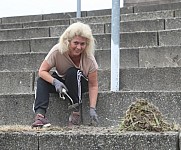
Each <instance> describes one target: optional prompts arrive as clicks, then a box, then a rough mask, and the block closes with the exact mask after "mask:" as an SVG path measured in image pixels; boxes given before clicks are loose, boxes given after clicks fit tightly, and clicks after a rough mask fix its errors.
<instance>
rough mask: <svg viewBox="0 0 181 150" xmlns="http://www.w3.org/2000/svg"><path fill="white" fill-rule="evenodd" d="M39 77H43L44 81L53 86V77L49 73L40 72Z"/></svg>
mask: <svg viewBox="0 0 181 150" xmlns="http://www.w3.org/2000/svg"><path fill="white" fill-rule="evenodd" d="M39 77H41V78H42V79H44V80H45V81H47V82H49V83H51V84H52V83H53V77H52V76H51V75H50V73H49V72H47V71H40V72H39Z"/></svg>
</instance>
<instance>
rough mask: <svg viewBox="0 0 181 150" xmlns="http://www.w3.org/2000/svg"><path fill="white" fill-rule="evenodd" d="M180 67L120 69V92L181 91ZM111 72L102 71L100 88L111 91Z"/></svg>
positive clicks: (99, 75) (100, 73)
mask: <svg viewBox="0 0 181 150" xmlns="http://www.w3.org/2000/svg"><path fill="white" fill-rule="evenodd" d="M180 72H181V68H180V67H165V68H125V69H120V83H119V84H120V90H123V91H181V87H180V84H181V79H180ZM110 74H111V73H110V70H100V71H99V74H98V77H99V78H98V82H99V88H100V89H101V90H104V91H106V90H110Z"/></svg>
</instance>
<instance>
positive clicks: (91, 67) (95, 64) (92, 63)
mask: <svg viewBox="0 0 181 150" xmlns="http://www.w3.org/2000/svg"><path fill="white" fill-rule="evenodd" d="M91 61H92V62H91V64H90V69H89V73H92V72H94V71H96V70H97V69H98V64H97V62H96V59H95V57H94V56H92V57H91Z"/></svg>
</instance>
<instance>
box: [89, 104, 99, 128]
mask: <svg viewBox="0 0 181 150" xmlns="http://www.w3.org/2000/svg"><path fill="white" fill-rule="evenodd" d="M89 113H90V119H91V125H93V126H97V125H98V123H99V121H98V117H97V113H96V109H95V108H93V107H90V112H89Z"/></svg>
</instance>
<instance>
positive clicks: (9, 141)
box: [0, 127, 180, 150]
mask: <svg viewBox="0 0 181 150" xmlns="http://www.w3.org/2000/svg"><path fill="white" fill-rule="evenodd" d="M0 137H1V140H0V141H1V145H0V148H1V149H2V150H5V149H8V150H10V149H12V147H13V148H14V149H34V150H44V149H46V150H52V149H53V150H60V149H62V150H63V149H64V150H65V149H66V150H73V149H76V150H94V149H101V150H102V149H104V150H118V149H121V150H131V149H133V145H134V150H146V149H149V150H155V149H157V150H158V149H159V150H166V149H171V150H179V145H180V140H179V137H180V134H179V132H165V133H154V132H148V133H146V132H144V133H143V132H125V133H120V132H119V131H116V130H115V129H109V128H106V129H105V128H95V127H94V128H93V127H80V128H75V129H69V130H68V131H66V129H64V130H63V131H39V132H36V131H31V132H28V131H25V132H5V133H4V132H0ZM153 143H154V144H153Z"/></svg>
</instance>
